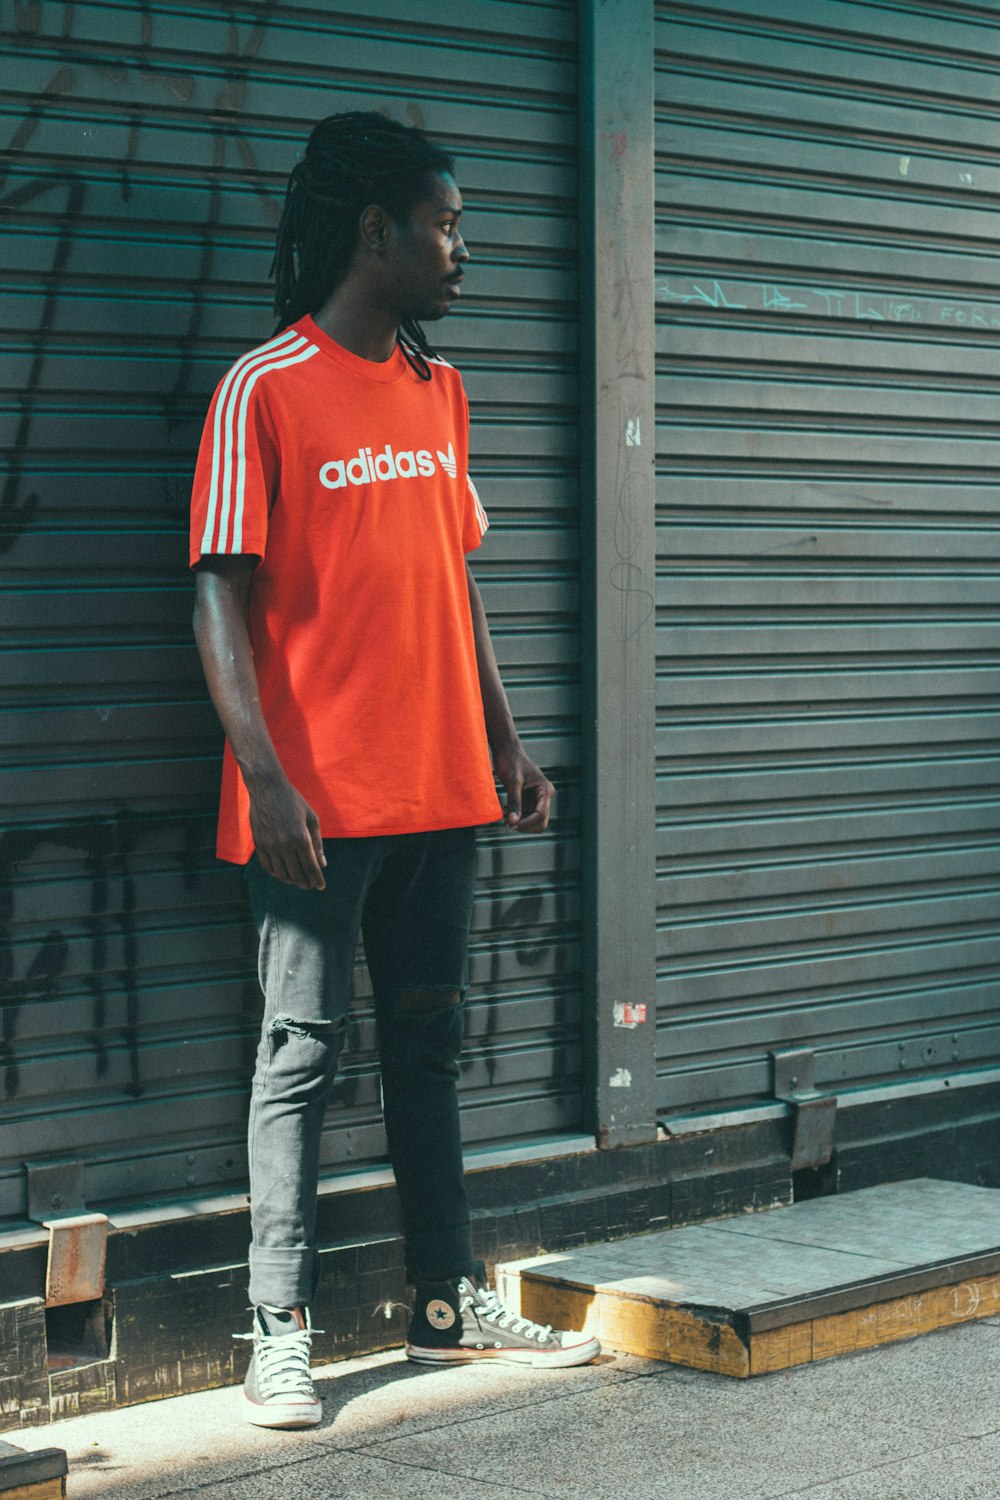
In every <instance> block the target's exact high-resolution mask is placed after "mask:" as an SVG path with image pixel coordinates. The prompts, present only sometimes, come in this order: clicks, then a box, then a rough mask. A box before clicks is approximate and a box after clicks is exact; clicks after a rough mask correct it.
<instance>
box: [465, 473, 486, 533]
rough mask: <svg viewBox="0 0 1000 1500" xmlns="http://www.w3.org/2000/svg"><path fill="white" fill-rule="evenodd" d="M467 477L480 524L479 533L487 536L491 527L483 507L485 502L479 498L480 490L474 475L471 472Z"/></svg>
mask: <svg viewBox="0 0 1000 1500" xmlns="http://www.w3.org/2000/svg"><path fill="white" fill-rule="evenodd" d="M465 477H466V480H467V481H468V485H469V493H470V494H471V495H472V499H473V501H474V503H475V507H476V521H477V523H478V526H479V535H480V536H485V535H486V533H487V531H489V529H490V523H489V517H488V516H487V514H486V512H485V510H484V509H483V503H482V501H481V500H480V498H479V492H478V490H477V489H476V486H475V485H474V484H473V482H472V476H471V475H470V474H466V476H465Z"/></svg>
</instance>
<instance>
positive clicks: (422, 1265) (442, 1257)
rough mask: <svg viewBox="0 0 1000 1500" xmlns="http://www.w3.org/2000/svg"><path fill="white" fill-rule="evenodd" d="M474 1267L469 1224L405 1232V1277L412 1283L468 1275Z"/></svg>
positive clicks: (449, 1279)
mask: <svg viewBox="0 0 1000 1500" xmlns="http://www.w3.org/2000/svg"><path fill="white" fill-rule="evenodd" d="M475 1268H476V1261H475V1258H474V1256H473V1254H472V1245H471V1242H470V1239H469V1226H468V1224H460V1225H458V1226H457V1227H456V1228H454V1229H441V1230H435V1231H433V1232H427V1233H422V1234H409V1235H407V1239H406V1279H407V1281H408V1282H409V1283H410V1284H411V1285H413V1284H414V1283H416V1282H418V1281H452V1280H454V1278H455V1277H457V1276H470V1275H471V1274H472V1273H473V1272H474V1270H475Z"/></svg>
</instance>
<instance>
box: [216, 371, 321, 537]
mask: <svg viewBox="0 0 1000 1500" xmlns="http://www.w3.org/2000/svg"><path fill="white" fill-rule="evenodd" d="M318 353H319V348H318V346H317V345H316V344H307V345H306V347H305V348H304V349H302V350H300V351H299V353H297V354H290V355H289V356H288V357H287V358H286V359H276V360H273V361H272V362H271V363H270V364H267V365H261V366H259V367H258V368H257V369H256V370H254V372H253V374H251V375H248V376H247V380H246V384H245V385H244V387H243V395H242V398H241V400H240V411H239V418H238V421H237V434H236V486H235V491H234V503H235V507H236V508H235V514H234V516H233V545H232V547H231V549H230V550H231V551H232V552H241V551H242V550H243V502H244V500H245V498H246V467H247V453H246V430H247V406H248V404H249V401H250V392H251V391H252V390H253V388H254V386H255V385H256V383H257V381H258V380H259V379H260V377H261V376H262V375H267V374H268V373H269V372H270V371H271V370H284V369H286V368H287V366H288V365H300V364H302V362H303V361H304V360H307V359H312V357H313V355H314V354H318ZM228 519H229V518H228V516H227V517H226V518H225V520H224V521H223V523H222V535H223V536H225V534H226V531H225V526H226V522H227V521H228Z"/></svg>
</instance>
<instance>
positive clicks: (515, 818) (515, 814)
mask: <svg viewBox="0 0 1000 1500" xmlns="http://www.w3.org/2000/svg"><path fill="white" fill-rule="evenodd" d="M523 787H524V779H523V777H521V776H513V777H512V778H511V780H510V781H509V782H508V783H507V806H506V808H505V809H504V818H505V819H506V821H507V823H508V824H509V826H510V827H511V828H516V827H517V825H518V823H520V821H521V791H522V789H523Z"/></svg>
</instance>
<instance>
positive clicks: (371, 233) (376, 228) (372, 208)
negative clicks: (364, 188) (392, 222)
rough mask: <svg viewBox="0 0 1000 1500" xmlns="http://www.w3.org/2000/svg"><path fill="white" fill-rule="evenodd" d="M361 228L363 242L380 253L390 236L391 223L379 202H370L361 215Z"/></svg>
mask: <svg viewBox="0 0 1000 1500" xmlns="http://www.w3.org/2000/svg"><path fill="white" fill-rule="evenodd" d="M359 228H360V231H361V241H362V243H363V244H364V245H365V246H366V248H367V249H369V250H372V251H374V253H375V254H376V255H380V254H381V253H382V251H383V250H384V249H385V244H386V240H387V239H388V237H389V224H388V220H387V218H386V213H385V210H384V209H383V208H381V207H380V206H379V204H377V203H369V205H368V207H367V208H366V209H365V210H364V212H363V213H362V215H361V222H360V225H359Z"/></svg>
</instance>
